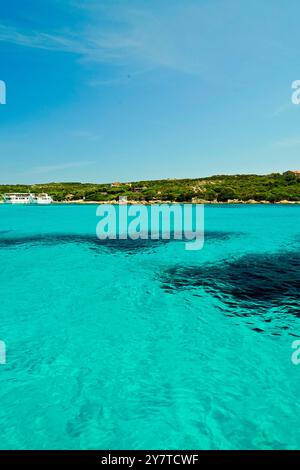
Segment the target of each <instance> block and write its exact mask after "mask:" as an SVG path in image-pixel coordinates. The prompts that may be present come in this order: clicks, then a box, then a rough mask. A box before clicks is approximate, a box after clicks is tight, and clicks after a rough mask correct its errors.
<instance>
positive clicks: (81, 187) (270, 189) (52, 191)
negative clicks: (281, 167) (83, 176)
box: [0, 170, 300, 204]
mask: <svg viewBox="0 0 300 470" xmlns="http://www.w3.org/2000/svg"><path fill="white" fill-rule="evenodd" d="M23 192H30V193H32V194H33V195H35V194H40V193H47V194H48V195H49V196H51V198H52V199H53V201H54V202H53V203H54V204H56V203H60V204H106V203H110V204H118V203H119V201H122V200H124V199H126V200H127V202H128V204H160V203H182V204H184V203H195V204H197V203H198V204H272V203H274V204H299V203H300V171H297V170H295V171H291V170H288V171H286V172H284V173H271V174H267V175H255V174H238V175H214V176H209V177H203V178H190V179H175V178H173V179H164V180H148V181H147V180H145V181H135V182H124V183H121V182H113V183H79V182H62V183H43V184H31V185H25V184H13V185H9V184H6V185H0V196H2V197H3V196H4V195H5V194H7V193H23ZM1 199H2V198H1Z"/></svg>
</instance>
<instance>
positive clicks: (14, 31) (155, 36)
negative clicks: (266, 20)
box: [0, 0, 278, 75]
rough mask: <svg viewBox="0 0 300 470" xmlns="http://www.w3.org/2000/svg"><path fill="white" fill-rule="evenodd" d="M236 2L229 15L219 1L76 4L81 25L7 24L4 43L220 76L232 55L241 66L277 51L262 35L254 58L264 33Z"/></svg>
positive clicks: (1, 35) (1, 32) (1, 33)
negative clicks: (36, 26) (253, 33)
mask: <svg viewBox="0 0 300 470" xmlns="http://www.w3.org/2000/svg"><path fill="white" fill-rule="evenodd" d="M231 3H232V0H227V2H226V5H227V6H228V8H227V9H226V14H225V17H224V11H222V14H221V13H220V11H219V7H218V2H217V3H215V2H214V3H213V2H212V3H207V2H194V1H192V0H190V1H187V2H186V3H184V4H181V3H179V4H175V5H174V7H172V8H171V7H170V5H167V4H166V5H164V4H162V5H160V6H159V7H158V8H157V9H154V10H153V8H152V10H151V8H150V6H147V5H146V6H145V5H143V6H142V5H140V6H139V5H138V4H137V3H135V2H133V3H132V6H129V5H128V4H127V5H124V4H123V3H122V2H116V3H114V4H107V3H106V4H103V3H102V2H97V3H95V2H87V3H86V4H85V5H79V3H77V2H71V3H70V5H71V6H73V9H72V8H71V12H72V11H74V10H76V11H77V14H78V10H80V8H81V10H82V11H84V13H85V14H84V18H85V21H82V22H81V23H80V27H79V26H76V28H75V26H74V29H69V28H68V29H64V30H62V29H51V30H48V31H42V30H39V29H37V30H27V29H19V28H17V27H16V26H15V25H12V24H4V23H2V24H0V41H5V42H9V43H11V44H15V45H19V46H23V47H31V48H38V49H45V50H49V51H61V52H66V53H71V54H75V55H77V56H78V58H79V59H80V60H82V61H90V62H101V63H110V64H116V65H118V66H125V65H126V66H128V65H131V66H132V67H133V68H134V67H139V68H140V69H144V68H145V67H146V68H147V67H164V68H170V69H173V70H178V71H181V72H186V73H192V74H197V75H198V74H207V73H208V71H210V73H216V74H218V71H219V70H220V68H226V67H227V66H228V57H230V60H233V59H234V58H236V59H240V60H241V61H242V63H243V60H244V57H245V56H247V60H248V61H249V60H251V58H252V60H254V59H255V60H257V59H258V60H259V57H260V56H262V58H264V56H265V55H266V51H269V50H270V48H272V49H274V48H275V49H276V48H277V47H278V45H277V44H276V43H274V42H272V41H271V39H270V38H268V36H267V34H266V32H265V31H263V32H261V33H262V34H263V35H264V42H263V44H264V47H263V48H262V47H260V49H258V50H256V56H255V57H253V49H255V48H254V46H253V42H254V41H259V40H260V39H261V38H260V37H259V33H258V32H257V35H256V37H255V38H254V37H252V36H251V35H249V34H248V32H247V30H248V29H249V28H251V24H248V23H249V20H247V19H246V20H245V19H244V15H241V12H240V11H239V9H238V8H230V5H231ZM130 5H131V4H130ZM134 5H135V6H134ZM237 20H239V21H237ZM244 23H245V24H244ZM69 24H72V22H70V23H69ZM112 24H114V28H112V27H111V25H112ZM183 31H184V34H182V32H183ZM235 34H236V35H239V36H241V35H242V36H243V49H242V48H240V47H239V44H238V43H237V42H236V40H235ZM229 37H230V40H229V39H228V38H229ZM224 49H225V50H224Z"/></svg>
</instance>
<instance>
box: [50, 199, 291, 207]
mask: <svg viewBox="0 0 300 470" xmlns="http://www.w3.org/2000/svg"><path fill="white" fill-rule="evenodd" d="M52 204H55V205H59V204H61V205H62V204H64V205H72V204H76V205H99V204H113V205H124V202H119V201H115V200H113V201H83V200H77V201H53V202H52ZM126 204H127V205H143V206H152V205H158V204H206V205H210V204H211V205H220V204H221V205H231V206H232V205H255V204H256V205H257V204H260V205H266V204H267V205H278V204H292V205H295V204H296V205H297V204H300V201H287V200H282V201H276V202H270V201H255V200H249V201H237V200H236V201H204V200H198V201H192V202H185V201H182V202H177V201H127V202H126Z"/></svg>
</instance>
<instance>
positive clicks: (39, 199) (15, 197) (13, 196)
mask: <svg viewBox="0 0 300 470" xmlns="http://www.w3.org/2000/svg"><path fill="white" fill-rule="evenodd" d="M3 202H4V204H51V202H53V199H52V197H51V196H48V194H46V193H42V194H38V195H36V194H32V193H8V194H4V196H3Z"/></svg>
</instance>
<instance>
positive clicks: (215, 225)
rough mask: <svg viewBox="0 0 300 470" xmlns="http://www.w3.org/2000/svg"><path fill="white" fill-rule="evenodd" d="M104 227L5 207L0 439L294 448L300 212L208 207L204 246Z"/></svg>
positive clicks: (0, 229) (80, 213) (1, 211)
mask: <svg viewBox="0 0 300 470" xmlns="http://www.w3.org/2000/svg"><path fill="white" fill-rule="evenodd" d="M97 221H98V219H97V218H96V206H88V205H86V206H83V205H82V206H75V205H53V206H48V207H42V206H36V207H35V206H27V207H25V206H23V207H22V206H8V205H1V206H0V265H1V271H0V281H1V282H0V300H1V307H0V319H1V321H0V340H3V341H5V343H6V347H7V364H6V365H0V429H1V439H0V448H1V449H112V450H113V449H176V448H177V449H179V448H180V449H195V448H196V449H295V448H300V400H299V381H300V365H299V366H296V365H294V364H292V361H291V355H292V352H293V350H292V348H291V344H292V342H293V341H294V340H296V339H297V338H299V339H300V307H299V301H300V252H299V248H300V223H299V222H300V206H292V205H276V206H273V205H239V206H238V205H236V206H234V205H220V206H218V205H213V206H207V207H205V244H204V248H203V249H202V250H200V251H186V250H185V249H184V242H182V241H172V240H170V241H151V240H149V241H147V240H136V241H131V240H129V241H126V240H111V241H99V240H98V239H97V238H96V235H95V229H96V223H97Z"/></svg>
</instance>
